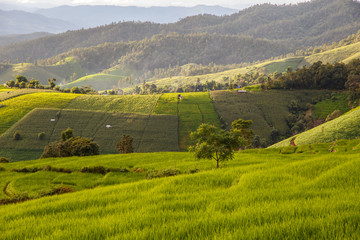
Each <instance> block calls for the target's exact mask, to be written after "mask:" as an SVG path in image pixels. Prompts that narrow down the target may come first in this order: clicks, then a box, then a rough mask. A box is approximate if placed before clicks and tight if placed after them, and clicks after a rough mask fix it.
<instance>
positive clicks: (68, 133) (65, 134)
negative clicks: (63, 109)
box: [59, 115, 74, 141]
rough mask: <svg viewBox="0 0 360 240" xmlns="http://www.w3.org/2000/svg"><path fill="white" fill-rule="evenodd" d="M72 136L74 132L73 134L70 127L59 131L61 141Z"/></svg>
mask: <svg viewBox="0 0 360 240" xmlns="http://www.w3.org/2000/svg"><path fill="white" fill-rule="evenodd" d="M59 116H60V115H59ZM72 137H74V134H73V130H72V129H71V128H67V129H66V130H65V131H62V132H61V140H62V141H66V140H68V139H70V138H72Z"/></svg>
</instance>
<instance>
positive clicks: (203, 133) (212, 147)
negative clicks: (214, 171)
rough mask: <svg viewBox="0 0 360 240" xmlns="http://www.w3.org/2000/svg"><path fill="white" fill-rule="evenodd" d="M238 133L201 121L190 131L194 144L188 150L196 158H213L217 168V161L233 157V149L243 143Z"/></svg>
mask: <svg viewBox="0 0 360 240" xmlns="http://www.w3.org/2000/svg"><path fill="white" fill-rule="evenodd" d="M238 133H239V132H238V131H232V132H227V131H224V130H218V129H217V128H216V127H215V126H213V125H209V124H205V123H203V124H201V125H200V127H199V128H198V129H197V130H196V132H192V133H191V138H192V139H194V140H196V144H195V145H194V146H191V147H190V148H189V151H191V152H194V153H195V157H196V158H197V159H214V160H215V161H216V167H217V168H219V162H221V161H226V160H229V159H233V158H234V152H233V151H234V150H237V149H239V147H240V146H241V145H243V144H244V140H243V138H242V137H241V136H240V135H239V134H238Z"/></svg>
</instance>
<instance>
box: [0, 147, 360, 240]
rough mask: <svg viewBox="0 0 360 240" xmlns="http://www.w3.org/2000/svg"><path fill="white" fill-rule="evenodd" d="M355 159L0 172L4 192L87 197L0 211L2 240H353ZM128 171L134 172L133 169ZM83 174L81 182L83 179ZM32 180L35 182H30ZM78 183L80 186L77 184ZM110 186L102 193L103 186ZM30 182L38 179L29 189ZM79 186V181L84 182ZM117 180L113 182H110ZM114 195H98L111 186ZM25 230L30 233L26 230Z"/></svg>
mask: <svg viewBox="0 0 360 240" xmlns="http://www.w3.org/2000/svg"><path fill="white" fill-rule="evenodd" d="M359 159H360V156H359V153H356V152H355V153H341V154H339V153H324V154H305V155H304V154H290V155H281V154H278V153H276V154H275V153H272V152H271V151H269V150H261V151H253V152H251V151H250V152H249V153H242V154H236V155H235V159H234V160H233V161H229V162H228V163H226V164H225V165H224V164H223V165H222V168H221V169H211V168H214V167H215V162H213V161H196V160H195V159H194V158H193V157H192V155H191V154H189V153H171V154H170V153H151V154H130V155H128V154H127V155H108V156H96V157H83V158H68V159H66V158H65V159H49V161H47V162H46V161H45V162H43V161H39V160H37V161H29V162H18V163H10V164H1V165H0V166H1V167H4V168H5V171H2V172H0V176H1V179H2V180H4V181H5V182H6V181H11V183H9V185H10V186H7V187H6V188H10V190H14V191H24V190H25V189H24V188H22V186H24V185H23V184H24V183H25V182H27V183H33V184H34V186H32V187H31V188H29V189H31V190H32V191H35V190H36V187H38V188H39V185H45V183H46V182H48V183H51V182H52V183H53V184H58V182H61V181H63V182H64V184H66V182H72V183H73V184H75V185H73V187H74V188H76V187H77V186H79V187H80V188H83V189H84V188H86V186H87V187H92V186H95V185H96V183H97V186H99V187H96V188H94V189H89V190H83V191H78V192H75V193H68V194H64V195H58V196H50V197H43V198H40V199H37V200H30V201H27V202H24V203H20V204H10V205H4V206H0V221H1V222H2V224H1V225H0V231H1V233H2V235H1V237H2V238H4V239H35V238H40V239H66V238H73V239H134V238H135V239H358V238H359V237H360V232H359V228H358V223H359V221H360V217H359V214H358V213H359V211H360V203H359V201H358V193H359V187H360V178H359V176H360V167H359V166H360V160H359ZM174 162H176V163H177V165H176V166H177V167H178V169H179V170H182V172H184V171H186V170H188V169H189V167H191V166H192V165H195V164H196V165H198V168H199V170H200V172H198V173H195V174H189V173H187V174H186V173H185V174H182V175H179V176H174V177H167V178H160V179H152V180H145V179H143V180H142V179H141V175H140V177H139V178H137V179H135V178H133V179H132V180H129V181H128V182H122V183H121V181H124V180H121V179H124V175H126V174H130V175H131V174H137V173H134V172H130V173H124V174H122V175H118V176H117V177H116V176H114V175H112V173H107V174H106V175H99V174H84V173H76V172H73V173H71V174H68V175H66V173H51V172H37V173H27V174H24V173H16V174H19V176H20V177H19V178H17V177H13V178H12V177H11V176H9V175H11V174H15V173H14V172H11V171H10V169H11V168H14V167H16V168H19V167H21V166H23V167H24V166H27V167H29V168H30V167H35V166H37V167H42V166H43V165H45V164H49V163H50V164H52V165H53V166H56V167H58V168H59V167H63V168H68V169H71V170H72V171H76V170H77V169H79V167H80V166H83V165H90V166H91V165H92V164H102V165H103V166H106V167H124V166H127V165H129V164H130V165H133V166H135V168H142V169H151V168H155V169H163V168H165V167H170V168H172V167H174V165H173V164H174ZM130 171H133V170H130ZM81 174H83V175H81ZM31 176H32V177H31ZM79 176H82V177H79ZM107 176H108V177H109V178H111V179H112V180H110V182H108V183H107V184H102V183H104V182H106V181H108V180H107ZM32 179H37V181H36V182H34V181H32ZM81 179H82V180H81ZM116 179H118V182H116ZM111 181H112V184H115V185H113V186H104V185H109V184H110V185H111ZM30 229H31V230H30Z"/></svg>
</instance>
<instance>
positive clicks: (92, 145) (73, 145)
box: [41, 128, 99, 158]
mask: <svg viewBox="0 0 360 240" xmlns="http://www.w3.org/2000/svg"><path fill="white" fill-rule="evenodd" d="M92 155H99V145H98V144H97V143H96V142H94V141H93V140H91V139H89V138H85V137H74V136H73V131H72V129H70V128H68V129H66V130H65V131H63V132H62V133H61V140H60V141H57V142H53V143H51V144H49V145H48V146H46V147H45V148H44V152H43V154H42V155H41V158H51V157H70V156H92Z"/></svg>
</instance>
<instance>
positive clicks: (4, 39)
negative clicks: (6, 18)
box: [0, 32, 51, 47]
mask: <svg viewBox="0 0 360 240" xmlns="http://www.w3.org/2000/svg"><path fill="white" fill-rule="evenodd" d="M50 35H51V33H46V32H38V33H29V34H11V35H5V36H0V47H2V46H5V45H10V44H13V43H17V42H22V41H29V40H33V39H37V38H41V37H45V36H50Z"/></svg>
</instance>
